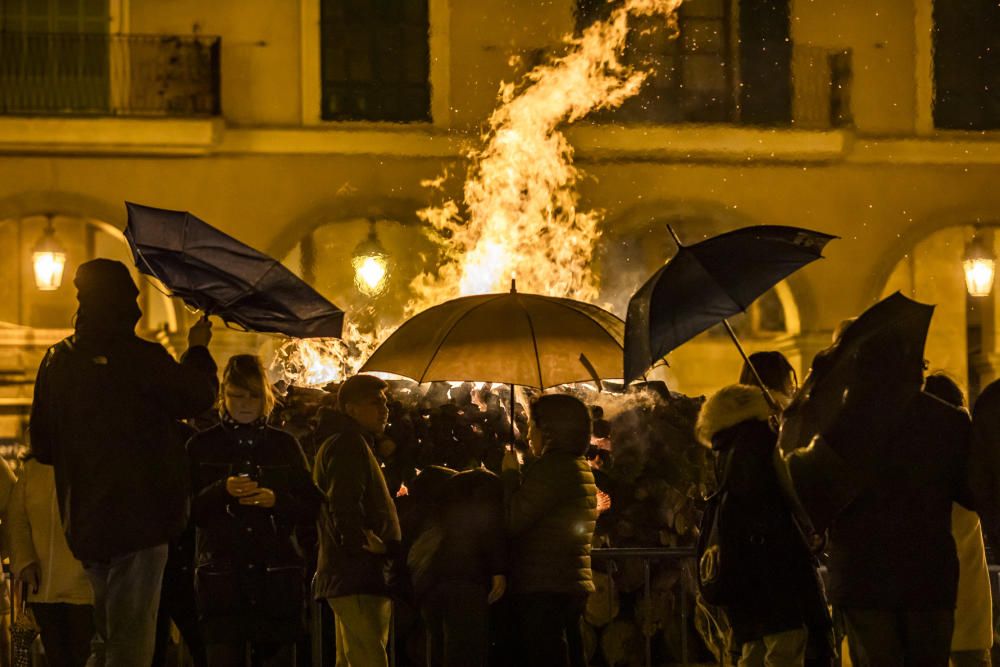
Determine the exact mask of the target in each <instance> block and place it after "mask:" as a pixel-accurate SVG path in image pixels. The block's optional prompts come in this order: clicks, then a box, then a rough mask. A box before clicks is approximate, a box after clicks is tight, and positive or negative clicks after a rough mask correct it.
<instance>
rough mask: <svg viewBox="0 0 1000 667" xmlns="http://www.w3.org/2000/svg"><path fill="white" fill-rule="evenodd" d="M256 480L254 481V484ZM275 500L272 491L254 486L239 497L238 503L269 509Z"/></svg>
mask: <svg viewBox="0 0 1000 667" xmlns="http://www.w3.org/2000/svg"><path fill="white" fill-rule="evenodd" d="M256 483H257V482H254V484H256ZM275 500H276V498H275V496H274V491H272V490H271V489H267V488H264V487H263V486H262V487H259V488H256V489H254V490H253V491H251V492H250V493H248V494H247V495H245V496H243V497H242V498H240V505H249V506H251V507H261V508H263V509H266V510H269V509H271V508H272V507H274V501H275Z"/></svg>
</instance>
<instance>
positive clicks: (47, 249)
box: [31, 216, 66, 292]
mask: <svg viewBox="0 0 1000 667" xmlns="http://www.w3.org/2000/svg"><path fill="white" fill-rule="evenodd" d="M31 259H32V264H33V266H34V270H35V287H37V288H38V289H39V290H41V291H42V292H53V291H55V290H57V289H59V286H60V285H62V279H63V269H65V268H66V250H65V249H64V248H63V247H62V245H61V244H60V243H59V241H57V240H56V230H55V229H54V228H53V227H52V216H48V218H47V221H46V224H45V232H43V233H42V237H41V238H40V239H38V243H36V244H35V248H34V251H33V252H32V255H31Z"/></svg>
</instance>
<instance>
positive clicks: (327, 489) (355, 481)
mask: <svg viewBox="0 0 1000 667" xmlns="http://www.w3.org/2000/svg"><path fill="white" fill-rule="evenodd" d="M366 447H368V445H367V444H366V443H365V441H364V439H363V438H361V437H360V436H358V435H354V434H344V435H341V436H339V437H338V438H337V440H336V442H333V441H332V440H328V441H327V442H326V444H325V445H324V446H323V448H322V449H321V450H320V454H319V456H318V457H317V461H316V482H317V486H318V487H319V490H320V491H321V492H322V493H323V496H324V498H325V499H326V503H327V508H328V510H329V512H330V518H331V519H332V521H333V528H334V531H335V535H334V538H335V539H336V541H337V543H338V544H340V546H342V547H344V548H345V549H347V550H349V551H352V552H355V553H362V552H364V551H365V548H364V547H365V546H366V545H367V544H368V538H367V536H366V535H365V530H364V519H363V517H362V510H361V507H362V502H363V498H364V494H365V489H366V488H367V484H368V473H369V471H368V460H367V454H366V452H365V451H364V449H362V448H366Z"/></svg>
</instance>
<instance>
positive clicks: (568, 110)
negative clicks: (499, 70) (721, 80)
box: [272, 0, 682, 386]
mask: <svg viewBox="0 0 1000 667" xmlns="http://www.w3.org/2000/svg"><path fill="white" fill-rule="evenodd" d="M681 1H682V0H626V1H625V2H621V3H616V4H615V6H614V7H613V9H612V10H611V11H610V13H609V15H608V18H606V19H604V20H598V21H595V22H593V23H592V24H590V25H589V26H588V27H586V28H585V29H584V30H583V31H582V32H581V33H580V34H579V35H570V36H567V37H566V38H564V43H565V47H566V48H565V51H564V53H563V54H562V55H560V56H557V57H554V58H552V59H551V60H549V61H548V62H545V63H543V64H540V65H538V66H537V67H535V68H534V69H532V70H531V71H530V72H528V73H527V74H526V75H525V76H524V77H523V79H522V80H521V81H520V82H517V83H504V84H502V85H501V88H500V94H499V105H498V106H497V108H496V109H495V110H494V111H493V113H492V114H491V116H490V118H489V122H488V124H487V129H486V131H485V132H484V133H483V135H482V137H481V144H480V145H479V146H478V147H477V148H474V149H472V150H470V151H469V152H468V153H467V155H466V157H467V158H468V164H469V167H468V170H467V173H466V179H465V182H464V186H463V188H462V199H461V201H456V200H455V199H454V198H448V197H444V199H443V201H442V202H441V203H440V204H438V205H435V206H431V207H429V208H426V209H424V210H422V211H420V212H419V217H420V218H421V220H423V221H424V222H425V223H426V229H427V233H428V234H429V235H430V236H431V238H432V239H433V240H434V241H435V242H436V243H437V244H438V246H439V248H440V253H439V261H438V263H437V265H436V266H435V267H432V268H430V269H429V270H427V271H425V272H423V273H421V274H420V275H418V276H417V277H416V278H415V279H414V280H413V281H412V283H411V284H410V290H411V298H410V301H409V303H408V304H407V308H406V312H407V314H415V313H417V312H420V311H421V310H424V309H426V308H429V307H431V306H433V305H436V304H438V303H441V302H443V301H446V300H448V299H452V298H455V297H458V296H464V295H471V294H483V293H489V292H499V291H504V290H507V289H509V287H510V281H511V279H512V278H515V277H516V279H517V284H518V289H519V290H520V291H525V292H534V293H540V294H546V295H549V296H559V297H568V298H573V299H578V300H581V301H588V302H593V301H595V300H596V299H597V296H598V289H599V284H598V279H597V277H596V275H595V274H594V272H593V271H592V268H591V265H592V260H593V258H594V254H595V250H596V248H597V243H598V241H599V240H600V229H599V224H600V220H601V213H600V211H594V210H581V208H580V206H579V193H578V190H577V184H578V183H579V181H580V179H581V177H582V174H581V172H580V170H579V169H578V168H577V167H576V166H575V165H574V163H573V147H572V145H571V144H570V143H569V141H568V140H567V139H566V137H565V135H564V134H563V133H562V132H561V131H560V128H561V127H563V126H565V125H566V124H571V123H573V122H575V121H578V120H580V119H581V118H584V117H585V116H587V115H588V114H590V113H592V112H594V111H597V110H601V109H611V108H615V107H618V106H620V105H621V104H622V103H623V102H624V101H625V100H627V99H628V98H630V97H632V96H634V95H636V94H637V93H638V92H639V90H640V88H641V87H642V84H643V82H644V80H645V78H646V76H647V72H645V71H642V70H638V69H635V68H633V67H630V66H629V65H627V64H626V63H625V62H624V61H623V54H624V52H625V46H626V43H627V40H628V35H629V30H630V20H629V19H630V18H633V17H662V18H663V21H664V29H675V24H674V20H673V19H674V12H675V11H676V10H677V8H678V7H679V6H680V4H681ZM446 181H447V178H446V177H442V178H439V179H435V180H434V181H428V182H425V184H424V185H426V186H428V187H432V188H440V187H441V186H442V184H444V183H445V182H446ZM442 196H443V195H442ZM391 332H392V328H385V327H377V328H376V329H375V330H374V331H371V330H366V331H362V330H361V329H359V328H358V327H352V326H348V327H346V328H345V335H344V340H343V341H329V340H319V341H308V340H296V341H289V342H288V343H286V344H285V345H284V346H282V347H281V348H279V350H278V351H277V353H276V355H275V361H274V364H273V365H272V369H273V370H276V371H277V372H276V373H275V374H276V375H278V376H280V377H281V378H282V379H283V380H284V381H285V382H286V383H287V384H296V385H302V384H306V385H308V386H316V385H322V384H326V383H328V382H331V381H336V380H337V379H339V378H341V377H343V376H344V375H345V374H350V373H353V372H354V371H356V370H357V368H359V367H360V366H361V364H362V363H363V362H364V360H365V359H367V357H368V354H370V352H371V351H372V350H373V349H374V348H375V347H376V346H377V344H378V343H379V342H381V341H382V340H384V339H385V338H386V337H387V336H388V335H389V334H390V333H391Z"/></svg>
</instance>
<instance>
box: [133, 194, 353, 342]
mask: <svg viewBox="0 0 1000 667" xmlns="http://www.w3.org/2000/svg"><path fill="white" fill-rule="evenodd" d="M125 206H126V208H127V209H128V225H127V226H126V228H125V238H126V239H127V240H128V243H129V246H130V247H131V248H132V255H133V259H134V261H135V265H136V267H138V269H139V271H141V272H143V273H145V274H147V275H150V276H153V277H154V278H156V279H158V280H159V281H160V282H161V283H163V284H164V285H165V286H166V287H167V288H168V289H169V290H170V291H171V292H172V293H173V295H174V296H177V297H180V298H181V299H183V300H184V302H185V303H186V304H188V305H189V306H191V307H192V308H196V309H198V310H201V311H204V313H205V314H206V315H216V316H218V317H221V318H222V319H223V320H225V321H226V322H229V323H232V324H235V325H238V326H240V327H242V328H244V329H247V330H250V331H259V332H274V333H282V334H285V335H288V336H294V337H296V338H315V337H330V338H339V337H340V335H341V330H342V327H343V322H344V313H343V311H341V310H340V309H339V308H337V307H336V306H334V305H333V304H332V303H330V302H329V301H328V300H327V299H326V298H324V297H323V296H322V295H321V294H319V292H317V291H316V290H314V289H313V288H312V287H310V286H309V285H308V284H307V283H305V282H303V281H302V280H301V279H299V278H298V277H297V276H296V275H295V274H293V273H292V272H291V271H289V270H288V269H287V268H285V267H284V266H283V265H282V264H281V263H280V262H279V261H277V260H276V259H274V258H272V257H269V256H268V255H265V254H264V253H262V252H259V251H257V250H254V249H253V248H251V247H250V246H248V245H245V244H243V243H241V242H239V241H237V240H236V239H234V238H233V237H231V236H229V235H228V234H225V233H223V232H221V231H219V230H218V229H216V228H215V227H212V226H211V225H209V224H208V223H206V222H204V221H203V220H200V219H199V218H197V217H195V216H193V215H191V214H190V213H187V212H184V211H170V210H167V209H161V208H153V207H151V206H142V205H140V204H133V203H131V202H125Z"/></svg>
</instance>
